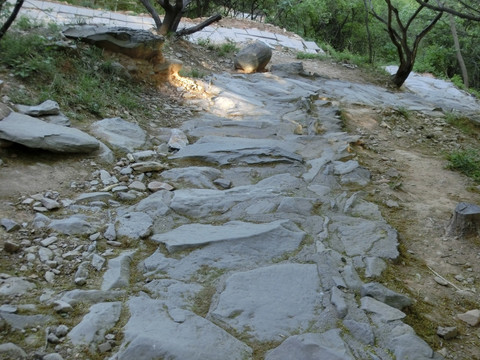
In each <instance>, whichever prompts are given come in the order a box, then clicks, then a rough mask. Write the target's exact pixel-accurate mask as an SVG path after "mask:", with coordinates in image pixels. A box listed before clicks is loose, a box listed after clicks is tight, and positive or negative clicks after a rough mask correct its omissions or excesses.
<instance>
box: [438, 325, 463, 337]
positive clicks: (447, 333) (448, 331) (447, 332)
mask: <svg viewBox="0 0 480 360" xmlns="http://www.w3.org/2000/svg"><path fill="white" fill-rule="evenodd" d="M437 335H438V336H440V337H441V338H444V339H445V340H451V339H455V338H456V337H457V336H458V329H457V327H456V326H450V327H442V326H439V327H438V329H437Z"/></svg>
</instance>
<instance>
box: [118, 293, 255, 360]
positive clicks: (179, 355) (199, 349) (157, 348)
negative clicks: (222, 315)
mask: <svg viewBox="0 0 480 360" xmlns="http://www.w3.org/2000/svg"><path fill="white" fill-rule="evenodd" d="M128 305H129V310H130V319H129V320H128V323H127V325H126V326H125V328H124V343H123V344H122V346H121V347H120V351H119V352H118V353H117V355H116V356H117V358H118V360H130V359H135V358H138V356H139V354H142V358H143V359H156V358H158V356H159V354H161V356H162V357H163V358H166V359H177V360H181V359H190V360H204V359H209V360H225V359H229V360H230V359H231V360H242V359H248V358H250V357H251V355H252V350H251V349H250V348H249V347H248V346H247V345H245V344H244V343H242V342H240V341H239V340H237V339H236V338H234V337H233V336H231V335H230V334H228V333H227V332H226V331H225V330H223V329H222V328H220V327H218V326H216V325H214V324H213V323H211V322H209V321H207V320H205V319H204V318H202V317H200V316H197V315H195V314H194V313H192V312H190V311H188V310H184V317H185V320H184V321H182V322H176V321H174V320H173V319H172V318H171V316H170V315H169V312H168V311H167V310H166V309H165V307H164V306H165V303H163V302H162V301H160V300H153V299H149V298H147V297H133V298H130V300H129V301H128ZM175 339H178V341H177V340H175Z"/></svg>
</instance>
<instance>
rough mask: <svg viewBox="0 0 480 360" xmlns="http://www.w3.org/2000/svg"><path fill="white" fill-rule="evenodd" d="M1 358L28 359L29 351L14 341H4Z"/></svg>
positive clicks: (0, 349) (0, 346)
mask: <svg viewBox="0 0 480 360" xmlns="http://www.w3.org/2000/svg"><path fill="white" fill-rule="evenodd" d="M0 359H5V360H7V359H8V360H27V353H26V352H25V351H24V350H23V349H22V348H21V347H20V346H18V345H15V344H14V343H11V342H9V343H3V344H0Z"/></svg>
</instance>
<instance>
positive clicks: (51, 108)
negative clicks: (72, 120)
mask: <svg viewBox="0 0 480 360" xmlns="http://www.w3.org/2000/svg"><path fill="white" fill-rule="evenodd" d="M16 107H17V110H18V112H20V113H22V114H25V115H30V116H44V115H58V114H60V106H59V105H58V103H57V102H56V101H53V100H46V101H44V102H43V103H41V104H40V105H35V106H27V105H17V106H16Z"/></svg>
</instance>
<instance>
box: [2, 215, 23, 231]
mask: <svg viewBox="0 0 480 360" xmlns="http://www.w3.org/2000/svg"><path fill="white" fill-rule="evenodd" d="M0 226H2V227H3V228H4V229H5V230H6V231H7V232H12V231H16V230H18V229H20V224H18V223H16V222H15V221H13V220H11V219H6V218H2V219H0Z"/></svg>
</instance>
